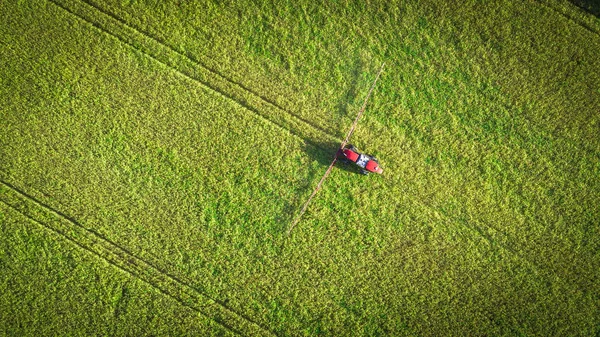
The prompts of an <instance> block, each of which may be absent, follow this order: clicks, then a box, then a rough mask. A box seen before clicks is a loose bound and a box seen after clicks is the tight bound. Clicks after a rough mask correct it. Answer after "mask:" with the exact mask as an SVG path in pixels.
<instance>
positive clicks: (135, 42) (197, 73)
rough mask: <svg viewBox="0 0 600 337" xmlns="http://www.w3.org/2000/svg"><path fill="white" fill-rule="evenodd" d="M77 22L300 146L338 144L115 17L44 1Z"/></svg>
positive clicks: (81, 4)
mask: <svg viewBox="0 0 600 337" xmlns="http://www.w3.org/2000/svg"><path fill="white" fill-rule="evenodd" d="M48 2H50V3H51V4H53V5H55V6H57V7H58V8H60V9H62V10H64V11H65V12H67V13H69V14H70V15H73V16H74V17H76V18H77V19H79V20H81V21H83V22H85V23H86V24H89V25H91V26H92V27H93V28H95V29H98V30H99V31H100V32H101V33H103V34H106V35H108V36H111V37H113V38H115V39H117V40H118V41H120V42H121V43H123V44H125V45H127V46H128V47H130V48H132V49H134V50H135V51H137V52H140V53H142V54H144V55H146V56H147V57H149V58H151V59H153V60H154V61H156V62H158V63H159V64H161V65H163V66H164V67H166V68H168V69H170V70H172V71H175V72H176V73H178V74H180V75H181V76H184V77H185V78H187V79H189V80H192V81H194V82H196V83H198V84H200V85H201V86H202V87H205V88H207V89H209V90H211V91H213V92H215V93H217V94H218V95H220V96H222V97H224V98H226V99H228V100H230V101H233V102H234V103H236V104H238V105H239V106H241V107H242V108H244V109H245V110H247V111H249V112H251V113H252V114H253V115H254V116H255V117H257V118H258V119H260V120H263V121H264V122H266V123H268V124H271V125H273V126H275V127H276V128H278V129H280V130H283V131H285V132H287V133H289V134H291V135H292V136H294V137H297V138H299V139H301V140H302V141H304V142H307V143H311V144H315V145H317V146H318V144H320V143H324V142H326V141H335V142H341V141H340V140H339V139H338V138H339V136H338V135H336V134H335V133H334V132H333V131H332V130H327V129H324V128H322V127H321V126H319V125H317V124H315V123H313V122H311V121H309V120H307V119H305V118H303V117H301V116H299V115H297V114H295V113H293V112H291V111H289V110H286V109H285V108H283V107H281V106H280V105H278V104H277V103H275V102H273V101H272V100H270V99H268V98H266V97H264V96H262V95H260V94H258V93H256V92H255V91H253V90H252V89H250V88H248V87H246V86H244V85H243V84H240V83H238V82H236V81H234V80H231V79H229V78H227V77H226V76H224V75H222V74H220V73H219V72H217V71H216V70H213V69H210V68H209V67H207V66H205V65H204V64H202V63H201V62H199V61H197V60H195V59H194V58H192V57H191V56H190V55H185V54H184V53H182V52H180V51H178V50H176V49H175V48H173V47H171V46H169V45H168V44H166V43H165V42H164V41H161V40H160V39H159V38H157V37H154V36H152V35H150V34H148V33H146V32H143V31H141V30H139V29H137V28H135V27H133V26H131V25H129V24H128V23H127V22H125V21H124V20H123V19H121V18H119V17H117V16H116V15H114V14H112V13H110V12H107V11H105V10H103V9H102V8H99V7H97V6H96V5H94V4H91V3H89V2H88V1H85V0H72V1H69V0H48Z"/></svg>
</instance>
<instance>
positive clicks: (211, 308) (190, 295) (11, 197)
mask: <svg viewBox="0 0 600 337" xmlns="http://www.w3.org/2000/svg"><path fill="white" fill-rule="evenodd" d="M0 173H1V171H0ZM3 175H4V174H3ZM0 202H1V203H3V204H5V205H6V206H8V207H9V208H11V209H13V210H15V211H16V212H18V213H20V214H22V215H23V216H25V217H26V218H27V219H29V220H30V221H32V222H34V223H36V224H38V225H40V226H42V227H43V228H45V229H47V230H50V231H52V232H54V233H56V234H58V235H59V236H61V237H63V238H64V239H66V240H67V241H69V242H71V243H73V244H74V245H76V246H78V247H80V248H81V249H83V250H85V251H87V252H89V253H91V254H92V255H95V256H97V257H99V258H101V259H102V260H104V261H106V262H107V263H109V264H110V265H112V266H113V267H116V268H117V269H120V270H122V271H124V272H126V273H128V274H130V275H132V276H133V277H135V278H137V279H139V280H141V281H143V282H145V283H147V284H148V285H150V286H151V287H153V288H155V289H156V290H158V291H159V292H160V293H162V294H164V295H166V296H168V297H170V298H172V299H174V300H175V301H177V302H178V303H180V304H181V305H183V306H185V307H188V308H190V309H192V310H193V311H195V312H198V313H200V314H202V315H204V316H206V317H207V318H209V319H211V320H213V321H214V322H216V323H218V324H219V325H221V326H223V327H224V328H225V329H227V330H228V331H230V332H232V333H234V334H237V335H243V336H267V335H269V336H276V333H275V332H273V331H271V330H270V329H269V328H268V327H266V326H264V325H263V324H261V323H259V322H256V321H254V320H252V319H251V318H250V317H248V316H246V315H244V314H243V313H240V312H237V311H236V310H234V309H232V308H230V307H229V306H227V305H226V304H225V303H223V302H221V301H219V300H217V299H214V298H212V297H211V296H209V295H208V294H206V293H204V292H203V291H202V290H200V289H197V288H195V287H194V286H192V285H191V283H190V282H189V281H188V280H185V279H184V278H182V277H181V276H177V275H174V273H173V272H170V271H167V270H165V269H163V268H161V267H159V266H157V265H156V264H154V263H152V262H151V261H148V260H146V259H144V258H141V257H138V256H136V255H134V254H133V253H132V252H131V251H129V250H128V249H127V248H125V247H122V246H120V245H119V244H117V243H115V242H113V241H111V240H110V239H108V238H106V237H104V236H103V235H102V234H100V233H97V232H95V231H94V230H92V229H89V228H86V227H85V226H83V225H82V224H80V223H79V222H78V221H77V220H76V219H74V218H72V217H71V216H69V215H67V214H65V213H63V212H62V211H60V210H58V209H55V208H53V207H52V206H50V205H48V204H47V203H45V202H44V201H42V200H40V199H38V198H36V197H35V196H32V195H31V194H29V193H27V192H25V191H24V190H23V189H21V188H19V187H17V186H15V184H13V183H12V182H8V181H6V178H5V177H3V176H0Z"/></svg>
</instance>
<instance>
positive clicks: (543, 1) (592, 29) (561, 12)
mask: <svg viewBox="0 0 600 337" xmlns="http://www.w3.org/2000/svg"><path fill="white" fill-rule="evenodd" d="M533 1H534V2H536V3H538V4H540V5H541V6H542V7H544V8H547V9H549V10H550V11H552V12H554V13H557V14H559V15H560V16H562V17H564V18H566V19H567V20H569V21H571V22H573V23H574V24H576V25H578V26H580V27H582V28H584V29H586V30H588V31H589V32H590V33H592V34H595V35H597V36H599V37H600V27H592V26H591V25H589V24H587V23H586V22H583V20H580V19H577V18H576V17H574V16H572V15H571V14H569V13H567V12H566V10H561V9H558V8H555V7H554V6H553V5H551V4H549V3H548V2H549V1H547V0H533Z"/></svg>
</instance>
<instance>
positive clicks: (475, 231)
mask: <svg viewBox="0 0 600 337" xmlns="http://www.w3.org/2000/svg"><path fill="white" fill-rule="evenodd" d="M406 193H407V195H410V194H411V193H410V192H409V191H408V190H406ZM409 200H411V202H412V203H413V205H415V206H417V208H420V209H421V210H422V212H423V213H424V214H428V215H429V216H430V217H432V218H438V219H439V220H440V221H442V222H444V223H445V224H446V225H447V226H448V228H457V229H458V228H459V227H462V228H463V229H465V230H466V232H464V231H462V230H460V229H458V230H456V231H455V233H457V234H458V235H459V236H461V237H462V238H463V239H465V240H466V241H468V242H471V243H473V244H474V245H479V244H480V242H477V241H476V240H475V239H474V238H475V237H480V238H482V239H483V240H484V241H485V242H486V243H487V244H488V245H489V247H490V248H491V249H494V248H496V249H497V250H498V251H499V252H500V253H502V254H506V255H507V256H512V257H514V258H515V259H516V260H518V261H521V263H523V266H524V268H526V269H527V270H528V271H529V272H530V274H532V275H535V280H536V282H544V284H546V283H548V284H551V283H557V284H559V285H560V286H562V287H565V288H570V287H572V285H570V284H569V283H568V282H567V281H566V280H565V279H564V278H563V277H561V276H560V275H558V274H556V273H552V272H550V271H548V270H547V269H546V268H543V267H540V266H539V265H537V264H536V263H535V262H533V261H531V260H530V259H528V258H527V257H525V256H523V255H521V254H519V252H518V250H517V249H516V248H515V247H514V246H510V245H507V244H506V242H511V241H512V242H516V246H518V245H519V244H520V243H521V241H520V240H515V239H514V238H513V237H512V236H510V235H508V234H507V233H505V232H504V231H502V230H501V229H498V228H495V227H494V226H490V225H487V224H485V223H481V222H472V223H471V224H468V223H465V222H464V221H461V219H459V218H456V217H452V216H448V215H444V214H440V213H439V212H438V211H437V210H436V208H435V207H434V206H431V205H428V204H426V203H425V202H422V201H419V200H418V198H409ZM457 225H458V226H457ZM490 232H491V233H490ZM469 233H470V234H469ZM473 282H474V281H473Z"/></svg>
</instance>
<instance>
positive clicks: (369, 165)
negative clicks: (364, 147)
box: [338, 144, 383, 175]
mask: <svg viewBox="0 0 600 337" xmlns="http://www.w3.org/2000/svg"><path fill="white" fill-rule="evenodd" d="M338 158H340V161H342V162H344V163H349V162H353V163H355V164H356V165H358V167H360V173H362V174H365V175H367V174H369V173H370V172H373V173H379V174H381V173H382V172H383V170H382V169H381V166H379V162H378V161H377V158H375V157H373V156H372V155H370V154H363V153H360V152H358V149H357V148H356V147H354V145H352V144H348V145H346V146H345V147H344V148H343V149H340V150H339V151H338Z"/></svg>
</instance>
